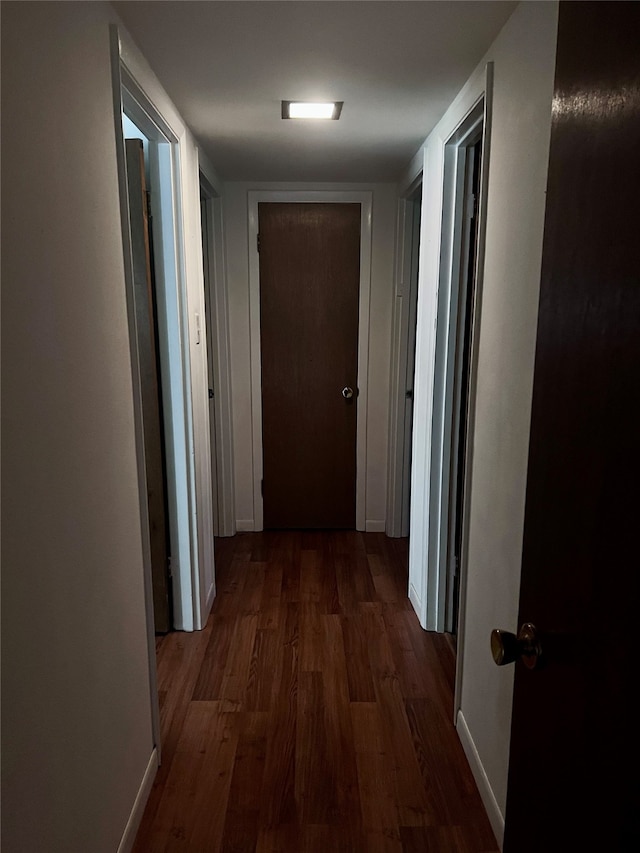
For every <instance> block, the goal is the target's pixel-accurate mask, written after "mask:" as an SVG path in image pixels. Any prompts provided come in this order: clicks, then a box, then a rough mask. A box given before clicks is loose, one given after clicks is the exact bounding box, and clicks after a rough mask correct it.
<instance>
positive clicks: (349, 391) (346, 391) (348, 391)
mask: <svg viewBox="0 0 640 853" xmlns="http://www.w3.org/2000/svg"><path fill="white" fill-rule="evenodd" d="M342 396H343V397H344V399H345V400H350V399H351V398H352V397H353V388H349V386H348V385H347V386H346V387H345V388H343V389H342Z"/></svg>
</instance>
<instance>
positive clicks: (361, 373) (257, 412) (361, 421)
mask: <svg viewBox="0 0 640 853" xmlns="http://www.w3.org/2000/svg"><path fill="white" fill-rule="evenodd" d="M260 202H272V203H277V202H281V203H291V204H294V203H309V202H317V203H325V204H332V203H335V204H359V205H360V294H359V312H358V425H357V435H356V529H357V530H365V529H366V518H367V513H366V497H367V399H368V393H367V392H368V375H369V313H370V304H371V214H372V207H373V194H372V193H371V192H349V191H323V190H317V191H316V190H314V191H310V190H294V191H289V190H275V191H249V193H248V215H249V223H248V235H249V246H248V250H249V336H250V348H251V431H252V455H253V459H252V462H253V465H252V470H253V529H254V530H262V529H263V525H264V513H263V502H262V489H261V483H262V472H263V457H262V379H261V377H262V364H261V358H260V256H259V254H258V204H260Z"/></svg>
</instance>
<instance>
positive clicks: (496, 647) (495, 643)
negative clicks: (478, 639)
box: [491, 622, 542, 669]
mask: <svg viewBox="0 0 640 853" xmlns="http://www.w3.org/2000/svg"><path fill="white" fill-rule="evenodd" d="M491 654H492V655H493V659H494V661H495V662H496V664H497V665H498V666H505V664H508V663H513V662H514V661H515V660H517V659H518V658H520V660H521V661H522V663H523V664H524V665H525V666H526V667H528V668H529V669H535V667H536V666H537V665H538V662H539V659H540V655H541V654H542V648H541V647H540V640H539V638H538V632H537V631H536V626H535V625H532V624H531V622H525V623H524V625H522V627H521V628H520V630H519V632H518V636H517V637H516V635H515V634H512V633H511V632H510V631H502V630H501V629H500V628H494V629H493V631H492V632H491Z"/></svg>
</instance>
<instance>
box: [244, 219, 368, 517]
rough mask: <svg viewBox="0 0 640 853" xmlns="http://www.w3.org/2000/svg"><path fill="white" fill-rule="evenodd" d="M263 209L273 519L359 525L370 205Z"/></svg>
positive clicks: (267, 506) (268, 504)
mask: <svg viewBox="0 0 640 853" xmlns="http://www.w3.org/2000/svg"><path fill="white" fill-rule="evenodd" d="M258 218H259V231H260V237H259V241H260V324H261V326H260V332H261V357H262V440H263V454H264V481H263V496H264V526H265V528H354V527H355V504H356V411H357V387H356V382H357V371H358V305H359V282H360V205H359V204H322V203H309V204H297V203H295V204H294V203H284V204H272V203H262V204H259V206H258ZM346 388H350V389H352V390H353V396H352V397H351V398H350V399H346V398H345V397H344V396H343V393H342V392H343V389H346ZM346 393H348V392H346Z"/></svg>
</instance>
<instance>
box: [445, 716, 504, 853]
mask: <svg viewBox="0 0 640 853" xmlns="http://www.w3.org/2000/svg"><path fill="white" fill-rule="evenodd" d="M456 730H457V732H458V736H459V738H460V742H461V743H462V748H463V749H464V752H465V755H466V756H467V761H468V762H469V766H470V767H471V772H472V773H473V778H474V779H475V780H476V785H477V786H478V791H479V792H480V799H481V800H482V804H483V805H484V808H485V811H486V813H487V817H488V818H489V823H490V824H491V829H493V834H494V835H495V837H496V841H497V842H498V846H499V847H500V849H501V850H502V845H503V842H504V816H503V814H502V812H501V811H500V807H499V806H498V803H497V801H496V798H495V797H494V795H493V790H492V788H491V785H490V784H489V779H488V778H487V774H486V773H485V772H484V767H483V766H482V762H481V761H480V756H479V755H478V750H477V749H476V745H475V744H474V742H473V738H472V737H471V732H470V731H469V728H468V726H467V723H466V721H465V718H464V715H463V713H462V711H458V717H457V721H456Z"/></svg>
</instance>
